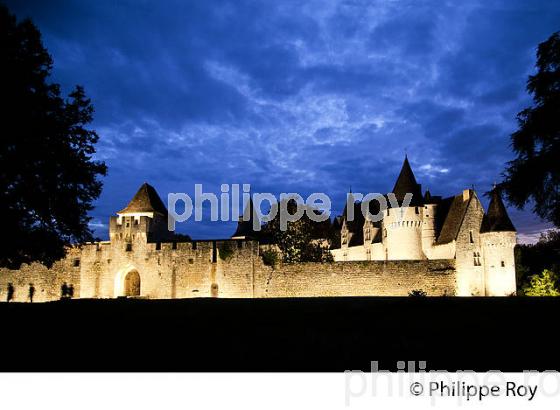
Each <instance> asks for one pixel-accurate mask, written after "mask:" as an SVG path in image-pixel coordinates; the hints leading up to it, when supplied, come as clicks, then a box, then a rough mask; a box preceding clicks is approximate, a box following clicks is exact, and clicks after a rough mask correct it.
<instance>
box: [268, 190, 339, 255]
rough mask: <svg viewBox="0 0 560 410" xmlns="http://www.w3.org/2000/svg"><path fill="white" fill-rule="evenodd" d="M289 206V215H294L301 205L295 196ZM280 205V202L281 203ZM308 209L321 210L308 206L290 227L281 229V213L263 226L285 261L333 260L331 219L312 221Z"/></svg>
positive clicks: (290, 223)
mask: <svg viewBox="0 0 560 410" xmlns="http://www.w3.org/2000/svg"><path fill="white" fill-rule="evenodd" d="M284 205H285V206H286V209H287V210H288V213H289V214H290V215H295V213H296V212H297V209H298V207H300V206H304V205H302V204H297V203H296V201H295V200H293V199H290V200H288V201H287V203H286V204H284ZM278 206H280V204H278ZM308 212H319V211H317V210H310V209H309V208H308V209H307V212H306V213H304V215H303V216H302V217H301V218H300V219H299V220H297V221H293V222H288V224H287V229H286V230H284V231H282V230H281V229H280V217H279V215H277V216H276V217H275V218H274V219H273V220H271V221H269V222H268V223H266V224H265V226H264V227H263V235H264V236H266V237H267V238H269V239H270V241H271V242H272V243H274V244H276V245H277V246H278V247H279V248H280V251H281V253H282V262H284V263H299V262H332V261H333V257H332V254H331V253H330V251H329V246H330V244H329V241H328V237H329V235H330V228H331V225H330V220H329V219H327V220H326V221H324V222H315V221H312V220H311V219H310V218H309V216H308Z"/></svg>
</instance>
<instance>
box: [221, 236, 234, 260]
mask: <svg viewBox="0 0 560 410" xmlns="http://www.w3.org/2000/svg"><path fill="white" fill-rule="evenodd" d="M218 249H219V251H220V252H219V253H220V259H221V260H224V261H227V260H228V259H230V258H231V257H232V256H233V253H234V252H235V250H234V246H233V243H232V242H231V241H225V242H222V243H221V244H220V245H219V247H218Z"/></svg>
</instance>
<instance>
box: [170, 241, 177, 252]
mask: <svg viewBox="0 0 560 410" xmlns="http://www.w3.org/2000/svg"><path fill="white" fill-rule="evenodd" d="M171 249H173V250H176V249H177V242H173V243H172V244H171Z"/></svg>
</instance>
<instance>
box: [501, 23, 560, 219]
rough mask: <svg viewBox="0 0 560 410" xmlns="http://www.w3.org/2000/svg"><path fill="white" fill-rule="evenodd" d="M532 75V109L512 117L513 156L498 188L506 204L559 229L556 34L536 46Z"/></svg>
mask: <svg viewBox="0 0 560 410" xmlns="http://www.w3.org/2000/svg"><path fill="white" fill-rule="evenodd" d="M536 67H537V74H535V75H532V76H530V77H529V80H528V81H527V91H528V92H529V93H530V94H531V95H532V96H533V101H534V105H533V107H530V108H527V109H525V110H523V111H521V112H520V113H519V114H518V115H517V121H518V123H519V129H518V130H517V131H516V132H515V133H513V134H512V136H511V141H512V147H513V150H514V152H515V153H516V154H517V157H516V158H515V159H514V160H513V161H511V162H509V163H508V166H507V169H506V170H505V172H504V181H503V182H502V183H501V184H500V186H501V188H502V189H503V191H504V193H505V194H506V196H507V199H508V200H509V202H510V203H512V204H513V205H515V206H516V207H518V208H523V207H524V206H525V205H526V204H527V203H528V202H529V201H533V203H534V205H533V211H534V212H535V213H536V214H537V215H539V216H540V217H541V218H543V219H546V220H548V221H551V222H552V223H554V224H555V225H556V226H560V161H559V159H560V32H557V33H554V34H553V35H552V36H551V37H550V38H549V39H548V40H546V41H545V42H543V43H541V44H539V47H538V51H537V64H536Z"/></svg>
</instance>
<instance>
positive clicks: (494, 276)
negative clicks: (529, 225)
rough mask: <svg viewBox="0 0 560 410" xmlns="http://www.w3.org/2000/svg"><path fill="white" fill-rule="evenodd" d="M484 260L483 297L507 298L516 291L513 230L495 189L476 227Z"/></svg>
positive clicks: (514, 238) (514, 234) (514, 233)
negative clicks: (480, 224) (478, 231)
mask: <svg viewBox="0 0 560 410" xmlns="http://www.w3.org/2000/svg"><path fill="white" fill-rule="evenodd" d="M480 239H481V243H482V252H483V259H484V274H485V294H486V296H509V295H512V294H514V293H515V292H516V290H517V289H516V288H517V286H516V279H515V256H514V251H513V249H514V247H515V244H516V242H517V238H516V232H515V227H514V226H513V224H512V222H511V219H509V216H508V214H507V211H506V208H505V206H504V203H503V202H502V198H501V196H500V193H499V192H498V190H497V188H496V187H494V189H493V190H492V194H491V199H490V204H489V205H488V212H487V213H486V214H485V215H484V218H483V220H482V226H481V228H480Z"/></svg>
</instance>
